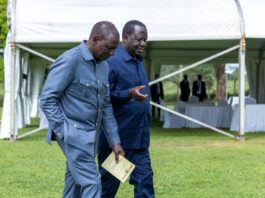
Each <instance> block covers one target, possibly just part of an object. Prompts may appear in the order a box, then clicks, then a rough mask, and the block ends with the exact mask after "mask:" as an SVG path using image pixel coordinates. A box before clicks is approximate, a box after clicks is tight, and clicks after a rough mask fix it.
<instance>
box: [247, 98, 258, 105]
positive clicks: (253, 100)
mask: <svg viewBox="0 0 265 198" xmlns="http://www.w3.org/2000/svg"><path fill="white" fill-rule="evenodd" d="M245 104H257V100H256V99H255V98H252V97H251V96H247V97H245Z"/></svg>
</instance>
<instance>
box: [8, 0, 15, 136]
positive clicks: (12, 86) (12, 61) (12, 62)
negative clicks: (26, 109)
mask: <svg viewBox="0 0 265 198" xmlns="http://www.w3.org/2000/svg"><path fill="white" fill-rule="evenodd" d="M15 10H16V0H13V1H12V12H11V27H10V32H11V41H10V43H9V45H10V47H11V56H10V74H9V75H10V123H9V124H10V131H9V133H10V140H11V141H14V140H16V139H17V130H16V127H15V125H16V123H15V111H16V109H15V63H16V61H15V59H16V46H15V43H14V41H15Z"/></svg>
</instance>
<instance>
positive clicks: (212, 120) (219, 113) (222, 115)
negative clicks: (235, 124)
mask: <svg viewBox="0 0 265 198" xmlns="http://www.w3.org/2000/svg"><path fill="white" fill-rule="evenodd" d="M231 112H232V110H231V107H230V106H218V107H216V106H187V107H186V112H185V114H186V115H187V116H189V117H192V118H194V119H196V120H199V121H201V122H204V123H206V124H208V125H211V126H213V127H217V128H229V126H230V121H231ZM185 126H186V127H187V128H202V126H201V125H199V124H196V123H194V122H191V121H188V120H186V124H185Z"/></svg>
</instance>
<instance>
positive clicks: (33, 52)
mask: <svg viewBox="0 0 265 198" xmlns="http://www.w3.org/2000/svg"><path fill="white" fill-rule="evenodd" d="M16 46H17V47H19V48H21V49H23V50H25V51H28V52H29V53H32V54H34V55H36V56H39V57H41V58H43V59H46V60H48V61H50V62H52V63H53V62H54V61H55V60H54V59H53V58H50V57H49V56H46V55H44V54H42V53H39V52H37V51H35V50H32V49H30V48H28V47H26V46H24V45H21V44H16Z"/></svg>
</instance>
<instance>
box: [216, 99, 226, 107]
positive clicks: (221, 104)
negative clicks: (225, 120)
mask: <svg viewBox="0 0 265 198" xmlns="http://www.w3.org/2000/svg"><path fill="white" fill-rule="evenodd" d="M226 106H228V102H227V101H226V100H222V101H219V102H218V107H226Z"/></svg>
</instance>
